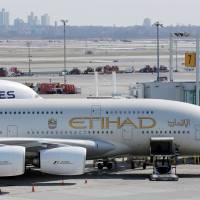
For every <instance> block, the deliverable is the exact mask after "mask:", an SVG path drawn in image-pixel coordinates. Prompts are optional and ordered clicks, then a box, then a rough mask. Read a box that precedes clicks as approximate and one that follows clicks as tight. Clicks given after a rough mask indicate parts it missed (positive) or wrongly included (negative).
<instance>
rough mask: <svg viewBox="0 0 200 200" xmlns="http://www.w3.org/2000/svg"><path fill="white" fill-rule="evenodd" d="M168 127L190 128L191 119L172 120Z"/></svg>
mask: <svg viewBox="0 0 200 200" xmlns="http://www.w3.org/2000/svg"><path fill="white" fill-rule="evenodd" d="M168 126H169V127H177V126H179V127H180V126H181V127H188V126H190V119H179V120H177V119H174V120H170V121H168Z"/></svg>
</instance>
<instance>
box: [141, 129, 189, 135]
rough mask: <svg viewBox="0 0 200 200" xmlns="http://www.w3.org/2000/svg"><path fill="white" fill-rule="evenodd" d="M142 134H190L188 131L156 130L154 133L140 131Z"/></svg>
mask: <svg viewBox="0 0 200 200" xmlns="http://www.w3.org/2000/svg"><path fill="white" fill-rule="evenodd" d="M142 134H190V131H189V130H182V131H180V130H174V131H172V130H168V131H167V130H156V131H153V130H151V131H149V130H146V131H144V130H143V131H142Z"/></svg>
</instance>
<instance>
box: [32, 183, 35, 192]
mask: <svg viewBox="0 0 200 200" xmlns="http://www.w3.org/2000/svg"><path fill="white" fill-rule="evenodd" d="M32 192H35V186H34V184H32Z"/></svg>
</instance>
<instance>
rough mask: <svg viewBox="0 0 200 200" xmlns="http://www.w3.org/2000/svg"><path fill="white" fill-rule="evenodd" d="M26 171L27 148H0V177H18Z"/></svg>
mask: <svg viewBox="0 0 200 200" xmlns="http://www.w3.org/2000/svg"><path fill="white" fill-rule="evenodd" d="M24 171H25V147H21V146H0V177H3V176H18V175H21V174H23V173H24Z"/></svg>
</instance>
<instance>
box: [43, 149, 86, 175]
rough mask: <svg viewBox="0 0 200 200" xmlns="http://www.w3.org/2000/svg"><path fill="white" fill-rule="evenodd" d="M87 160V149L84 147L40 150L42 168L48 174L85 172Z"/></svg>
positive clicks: (78, 173)
mask: <svg viewBox="0 0 200 200" xmlns="http://www.w3.org/2000/svg"><path fill="white" fill-rule="evenodd" d="M85 160H86V149H85V148H82V147H72V146H67V147H58V148H53V149H44V150H41V151H40V169H41V171H42V172H45V173H48V174H56V175H80V174H83V173H84V169H85Z"/></svg>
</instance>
